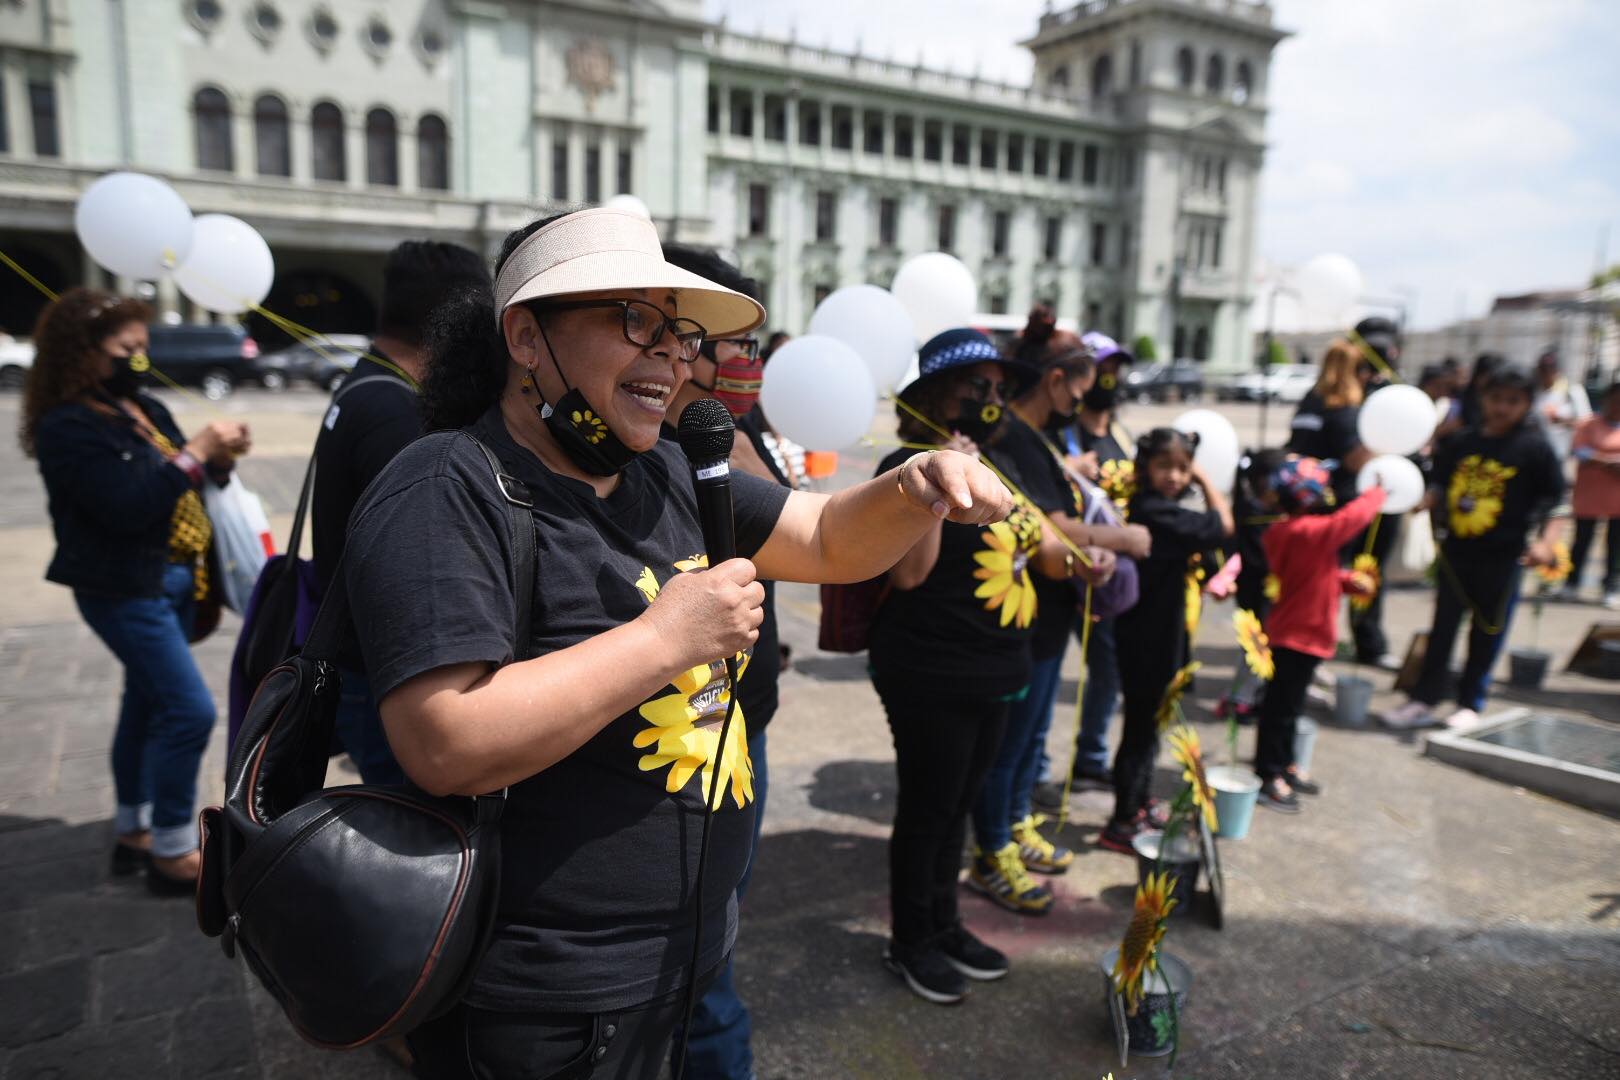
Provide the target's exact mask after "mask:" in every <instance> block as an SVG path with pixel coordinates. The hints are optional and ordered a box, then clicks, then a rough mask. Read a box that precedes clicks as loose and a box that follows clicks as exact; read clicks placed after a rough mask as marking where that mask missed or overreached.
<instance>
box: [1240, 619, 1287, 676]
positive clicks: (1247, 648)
mask: <svg viewBox="0 0 1620 1080" xmlns="http://www.w3.org/2000/svg"><path fill="white" fill-rule="evenodd" d="M1232 629H1233V630H1236V631H1237V639H1238V645H1239V646H1241V647H1242V649H1243V661H1244V663H1246V664H1248V665H1249V670H1250V671H1252V672H1254V673H1255V674H1256V675H1258V676H1260V677H1261V678H1262V679H1264V680H1266V681H1267V682H1270V681H1271V680H1272V678H1273V677H1274V676H1275V675H1276V674H1277V661H1276V659H1275V658H1274V657H1273V656H1272V655H1271V639H1270V638H1268V637H1266V632H1265V631H1264V630H1263V629H1261V627H1260V616H1258V615H1256V614H1255V613H1254V612H1252V611H1250V610H1249V609H1247V608H1238V609H1237V610H1236V611H1234V612H1232Z"/></svg>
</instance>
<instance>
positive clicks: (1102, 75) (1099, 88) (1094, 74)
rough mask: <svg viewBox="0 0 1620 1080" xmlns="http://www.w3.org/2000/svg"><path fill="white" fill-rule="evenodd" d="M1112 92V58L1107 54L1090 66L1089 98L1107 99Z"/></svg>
mask: <svg viewBox="0 0 1620 1080" xmlns="http://www.w3.org/2000/svg"><path fill="white" fill-rule="evenodd" d="M1113 92H1114V58H1113V57H1112V56H1110V55H1108V54H1107V53H1103V54H1102V55H1101V56H1099V57H1097V60H1096V62H1095V63H1093V64H1092V65H1091V96H1092V97H1094V98H1103V97H1107V96H1108V95H1109V94H1112V93H1113Z"/></svg>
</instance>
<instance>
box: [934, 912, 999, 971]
mask: <svg viewBox="0 0 1620 1080" xmlns="http://www.w3.org/2000/svg"><path fill="white" fill-rule="evenodd" d="M939 948H940V951H941V952H943V953H944V954H945V959H947V960H949V961H950V962H951V965H952V966H953V967H955V968H956V970H957V971H960V972H961V973H962V974H964V975H966V976H967V977H968V978H970V979H977V980H979V981H980V982H994V981H995V980H997V979H999V978H1001V977H1002V976H1004V975H1006V974H1007V958H1006V957H1005V956H1003V955H1002V954H1001V953H1000V952H998V951H996V950H995V949H992V948H991V947H990V946H988V945H986V944H985V943H984V942H982V941H980V940H979V939H978V938H976V937H974V936H973V935H972V933H970V932H969V931H968V928H967V927H965V926H963V925H962V924H961V923H957V924H956V925H955V926H953V927H951V928H950V929H949V930H947V931H945V932H944V933H943V934H941V935H940V936H939Z"/></svg>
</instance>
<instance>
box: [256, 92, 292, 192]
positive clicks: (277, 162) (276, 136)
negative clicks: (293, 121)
mask: <svg viewBox="0 0 1620 1080" xmlns="http://www.w3.org/2000/svg"><path fill="white" fill-rule="evenodd" d="M253 157H254V167H255V169H256V170H257V171H258V174H259V175H260V176H291V175H292V146H291V145H290V144H289V142H288V140H287V103H286V102H284V101H282V100H281V99H280V98H278V97H276V95H274V94H261V95H259V99H258V100H257V101H255V102H254V103H253Z"/></svg>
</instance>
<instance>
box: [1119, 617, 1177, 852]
mask: <svg viewBox="0 0 1620 1080" xmlns="http://www.w3.org/2000/svg"><path fill="white" fill-rule="evenodd" d="M1115 633H1116V635H1117V645H1118V656H1119V687H1120V697H1121V698H1122V699H1123V703H1124V707H1123V708H1122V710H1121V721H1120V732H1119V749H1118V750H1116V751H1114V816H1113V821H1114V822H1115V823H1117V824H1121V825H1124V824H1126V823H1128V822H1130V821H1131V819H1133V818H1134V817H1135V816H1136V813H1137V811H1138V810H1141V809H1142V808H1143V807H1144V806H1146V805H1147V801H1148V794H1149V793H1150V792H1151V791H1152V789H1153V762H1154V760H1155V759H1156V758H1157V757H1158V756H1159V722H1158V712H1159V705H1160V703H1161V702H1163V700H1164V691H1165V687H1167V686H1169V685H1170V680H1171V679H1173V678H1175V674H1176V670H1177V669H1178V668H1179V667H1181V658H1182V654H1183V653H1184V652H1185V651H1186V643H1187V636H1186V634H1185V633H1178V634H1177V635H1175V640H1173V641H1164V642H1160V643H1157V644H1152V643H1148V642H1145V641H1143V640H1141V638H1140V636H1138V635H1132V634H1131V633H1129V632H1127V633H1125V634H1119V632H1118V628H1117V627H1116V630H1115Z"/></svg>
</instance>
